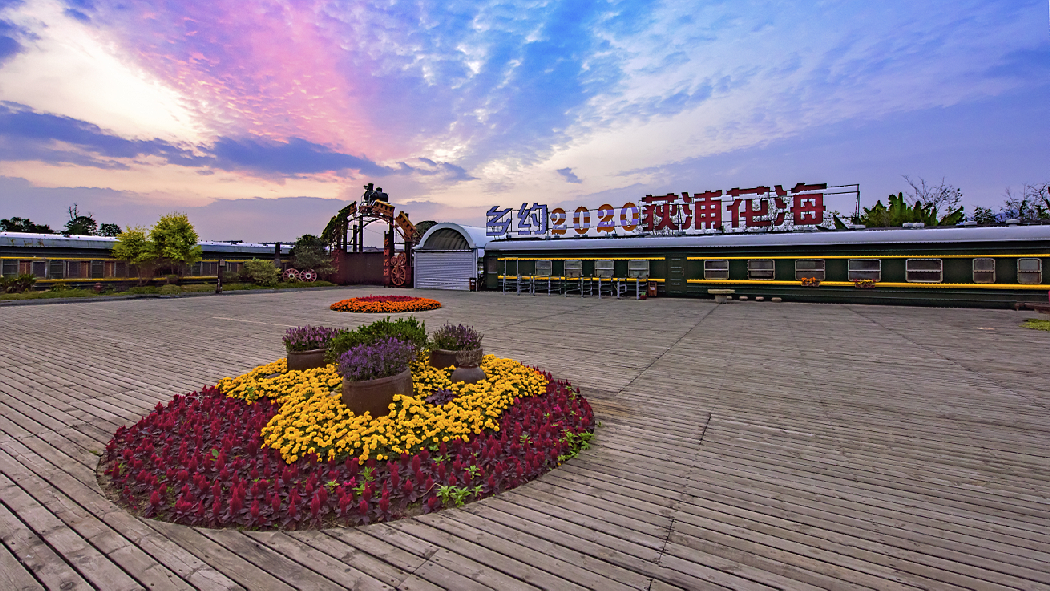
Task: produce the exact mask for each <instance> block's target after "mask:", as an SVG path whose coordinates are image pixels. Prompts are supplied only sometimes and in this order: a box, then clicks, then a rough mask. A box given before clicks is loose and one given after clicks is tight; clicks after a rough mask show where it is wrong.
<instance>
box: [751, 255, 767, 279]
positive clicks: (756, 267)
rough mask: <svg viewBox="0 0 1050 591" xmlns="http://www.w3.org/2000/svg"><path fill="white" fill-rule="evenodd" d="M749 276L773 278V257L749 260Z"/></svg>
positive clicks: (752, 277)
mask: <svg viewBox="0 0 1050 591" xmlns="http://www.w3.org/2000/svg"><path fill="white" fill-rule="evenodd" d="M747 278H748V279H763V280H768V279H772V278H773V259H751V260H749V261H748V262H747Z"/></svg>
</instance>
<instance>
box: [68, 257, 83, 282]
mask: <svg viewBox="0 0 1050 591" xmlns="http://www.w3.org/2000/svg"><path fill="white" fill-rule="evenodd" d="M66 277H68V278H69V279H79V278H80V261H66Z"/></svg>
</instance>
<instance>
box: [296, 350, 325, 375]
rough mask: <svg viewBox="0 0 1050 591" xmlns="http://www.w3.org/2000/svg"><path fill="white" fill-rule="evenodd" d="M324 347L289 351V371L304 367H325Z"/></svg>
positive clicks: (301, 369) (299, 369) (300, 369)
mask: <svg viewBox="0 0 1050 591" xmlns="http://www.w3.org/2000/svg"><path fill="white" fill-rule="evenodd" d="M324 352H325V350H324V349H311V350H309V351H289V352H288V371H294V370H298V371H303V370H304V369H316V368H318V367H324V366H325V362H324Z"/></svg>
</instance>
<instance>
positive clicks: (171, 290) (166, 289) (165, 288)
mask: <svg viewBox="0 0 1050 591" xmlns="http://www.w3.org/2000/svg"><path fill="white" fill-rule="evenodd" d="M160 293H161V294H162V295H177V294H180V293H182V288H181V287H180V286H178V285H175V284H174V283H169V284H167V285H162V286H160Z"/></svg>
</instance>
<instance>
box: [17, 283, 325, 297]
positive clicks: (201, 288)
mask: <svg viewBox="0 0 1050 591" xmlns="http://www.w3.org/2000/svg"><path fill="white" fill-rule="evenodd" d="M333 285H335V284H334V283H331V282H328V281H314V282H310V283H307V282H304V281H290V282H287V283H278V284H277V285H275V286H273V287H266V286H264V285H255V284H253V283H225V284H223V286H222V290H223V291H244V290H250V289H301V288H306V287H331V286H333ZM213 291H215V284H214V283H192V284H188V285H141V286H135V287H129V288H128V289H127V291H114V290H113V289H112V288H110V289H104V290H102V293H95V290H93V289H86V288H80V287H74V288H67V289H49V290H46V291H27V292H24V293H0V300H50V299H55V298H89V297H106V296H127V295H178V294H182V293H211V292H213Z"/></svg>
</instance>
